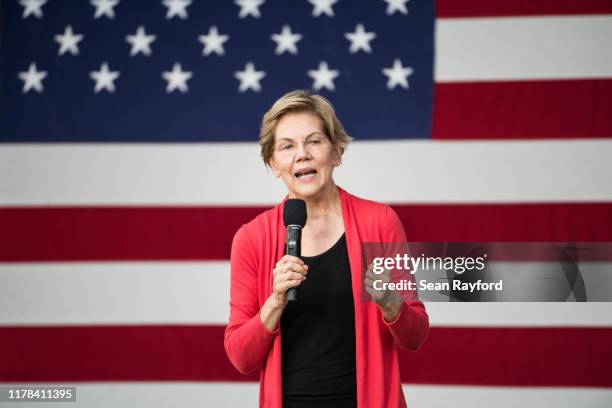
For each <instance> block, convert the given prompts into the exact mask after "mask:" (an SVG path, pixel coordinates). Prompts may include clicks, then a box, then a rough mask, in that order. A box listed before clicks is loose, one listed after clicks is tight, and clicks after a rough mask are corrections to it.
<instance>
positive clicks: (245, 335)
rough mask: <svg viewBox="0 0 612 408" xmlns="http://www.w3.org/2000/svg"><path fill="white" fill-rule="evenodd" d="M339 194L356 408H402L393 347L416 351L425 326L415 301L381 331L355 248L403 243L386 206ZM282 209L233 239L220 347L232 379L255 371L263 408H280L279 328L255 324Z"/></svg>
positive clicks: (279, 237) (281, 241)
mask: <svg viewBox="0 0 612 408" xmlns="http://www.w3.org/2000/svg"><path fill="white" fill-rule="evenodd" d="M339 190H340V200H341V204H342V218H343V220H344V229H345V233H346V245H347V249H348V256H349V262H350V266H351V278H352V287H353V299H354V303H355V336H356V339H355V346H356V369H357V403H358V406H359V407H360V408H365V407H367V408H376V407H380V408H382V407H384V408H389V407H392V408H396V407H405V406H406V402H405V400H404V394H403V392H402V388H401V382H400V370H399V362H398V356H397V349H396V346H398V347H401V348H404V349H409V350H416V349H418V348H419V347H420V346H421V344H422V343H423V341H424V340H425V338H426V337H427V332H428V330H429V318H428V316H427V313H426V311H425V307H424V306H423V304H422V303H421V302H420V301H418V300H417V301H408V302H405V303H403V304H402V306H401V309H400V312H399V314H398V316H397V318H396V319H395V320H394V321H393V322H390V323H387V322H386V321H385V320H384V318H383V316H382V313H381V311H380V309H379V308H378V306H377V305H376V304H375V303H374V302H371V301H364V300H362V296H361V293H362V292H361V291H362V287H363V284H362V279H363V278H362V269H361V243H362V242H403V241H406V235H405V233H404V229H403V227H402V224H401V222H400V220H399V218H398V217H397V215H396V213H395V212H394V211H393V210H392V209H391V208H390V207H389V206H387V205H385V204H381V203H377V202H374V201H368V200H364V199H361V198H358V197H356V196H353V195H351V194H349V193H347V192H346V191H344V190H343V189H339ZM285 200H286V198H285ZM282 204H283V203H281V204H279V205H277V206H276V207H274V208H272V209H271V210H268V211H265V212H264V213H262V214H260V215H258V216H257V217H256V218H255V219H254V220H252V221H251V222H249V223H248V224H245V225H243V226H242V227H241V228H240V229H239V230H238V232H237V233H236V235H235V236H234V241H233V244H232V255H231V289H230V318H229V324H228V326H227V328H226V330H225V341H224V345H225V351H226V353H227V355H228V357H229V359H230V361H231V362H232V364H233V365H234V366H235V367H236V368H237V369H238V371H240V372H241V373H243V374H248V373H250V372H252V371H253V370H255V369H257V368H259V367H261V378H260V394H259V406H260V407H267V408H280V407H282V384H283V381H282V365H281V338H280V336H281V335H280V330H279V328H277V329H276V330H275V331H269V330H268V329H267V328H266V327H265V326H264V325H263V324H262V323H261V320H260V317H259V311H260V309H261V307H262V306H263V304H264V302H265V301H266V300H267V299H268V297H269V296H270V295H271V293H272V281H273V276H272V271H273V269H274V266H275V265H276V262H278V260H279V259H280V258H282V257H283V254H284V249H285V236H286V231H285V226H284V224H283V205H282Z"/></svg>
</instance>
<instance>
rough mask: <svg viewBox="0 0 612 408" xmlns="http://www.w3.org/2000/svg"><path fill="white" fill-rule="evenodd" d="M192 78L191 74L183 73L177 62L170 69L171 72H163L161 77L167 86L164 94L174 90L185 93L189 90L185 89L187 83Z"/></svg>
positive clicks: (188, 72)
mask: <svg viewBox="0 0 612 408" xmlns="http://www.w3.org/2000/svg"><path fill="white" fill-rule="evenodd" d="M192 76H193V73H191V72H190V71H183V68H182V67H181V64H179V63H178V62H177V63H175V64H174V66H173V67H172V71H164V73H162V77H163V78H164V79H165V80H166V81H168V85H167V86H166V92H167V93H170V92H172V91H174V90H175V89H178V90H179V91H181V92H183V93H185V92H187V91H188V90H189V88H188V87H187V81H188V80H189V78H191V77H192Z"/></svg>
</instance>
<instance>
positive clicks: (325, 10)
mask: <svg viewBox="0 0 612 408" xmlns="http://www.w3.org/2000/svg"><path fill="white" fill-rule="evenodd" d="M308 2H309V3H310V4H312V6H313V8H312V16H313V17H319V16H320V15H321V14H325V15H326V16H328V17H333V16H334V9H333V8H332V7H333V5H334V4H336V3H337V2H338V0H308Z"/></svg>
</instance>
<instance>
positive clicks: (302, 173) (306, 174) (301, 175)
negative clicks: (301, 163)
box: [294, 167, 317, 182]
mask: <svg viewBox="0 0 612 408" xmlns="http://www.w3.org/2000/svg"><path fill="white" fill-rule="evenodd" d="M316 174H317V171H316V170H315V169H313V168H312V167H307V168H304V169H301V170H298V171H296V172H295V173H294V175H295V177H296V178H297V179H298V180H300V181H303V182H308V181H311V180H312V179H314V177H315V175H316Z"/></svg>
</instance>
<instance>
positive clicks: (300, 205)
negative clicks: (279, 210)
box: [283, 198, 306, 228]
mask: <svg viewBox="0 0 612 408" xmlns="http://www.w3.org/2000/svg"><path fill="white" fill-rule="evenodd" d="M283 222H284V223H285V227H287V226H289V225H299V226H300V227H302V228H303V227H304V225H306V203H305V202H304V200H300V199H299V198H290V199H288V200H287V201H285V206H284V207H283Z"/></svg>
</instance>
